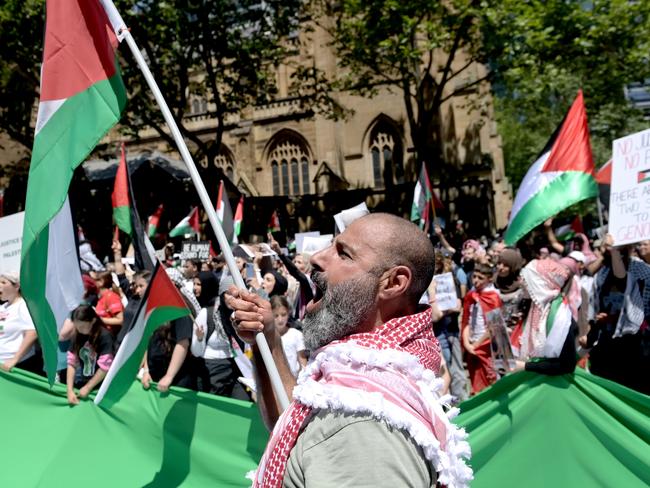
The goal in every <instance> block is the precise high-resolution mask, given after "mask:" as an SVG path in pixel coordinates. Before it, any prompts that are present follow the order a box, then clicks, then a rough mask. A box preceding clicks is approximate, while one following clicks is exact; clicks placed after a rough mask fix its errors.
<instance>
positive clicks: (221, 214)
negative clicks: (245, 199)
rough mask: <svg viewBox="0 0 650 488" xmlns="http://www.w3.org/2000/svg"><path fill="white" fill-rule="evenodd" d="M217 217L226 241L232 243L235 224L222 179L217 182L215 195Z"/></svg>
mask: <svg viewBox="0 0 650 488" xmlns="http://www.w3.org/2000/svg"><path fill="white" fill-rule="evenodd" d="M217 219H219V223H220V224H221V228H222V229H223V233H224V234H225V235H226V238H227V239H228V242H229V243H230V244H232V243H233V242H234V235H235V226H234V222H233V217H232V207H231V206H230V201H229V200H228V193H227V192H226V187H225V185H224V184H223V180H221V182H220V183H219V194H218V196H217Z"/></svg>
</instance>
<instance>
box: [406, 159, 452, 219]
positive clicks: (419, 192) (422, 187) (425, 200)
mask: <svg viewBox="0 0 650 488" xmlns="http://www.w3.org/2000/svg"><path fill="white" fill-rule="evenodd" d="M443 208H444V206H443V204H442V202H441V201H440V199H439V198H438V197H437V196H436V194H435V192H434V191H433V188H432V187H431V180H430V179H429V173H428V172H427V167H426V165H425V164H424V163H422V167H421V168H420V174H419V175H418V180H417V182H416V183H415V189H414V190H413V204H412V205H411V222H417V223H418V225H419V226H420V228H421V229H423V228H424V227H425V226H426V224H427V223H429V222H430V221H431V217H432V216H433V217H435V216H436V214H435V210H436V209H437V210H441V209H443ZM431 210H433V215H431V212H430V211H431Z"/></svg>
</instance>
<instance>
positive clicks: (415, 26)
mask: <svg viewBox="0 0 650 488" xmlns="http://www.w3.org/2000/svg"><path fill="white" fill-rule="evenodd" d="M311 8H312V10H311V11H312V15H313V17H314V19H316V22H319V23H320V25H321V26H322V27H323V28H325V29H327V30H328V32H329V33H330V34H331V36H332V45H333V47H334V49H335V50H336V53H337V55H338V57H339V58H340V64H341V67H342V70H341V73H342V74H341V75H340V77H339V78H338V79H336V80H334V83H335V86H336V87H337V88H339V89H344V90H350V91H352V92H354V93H358V94H362V95H370V96H371V95H373V94H375V93H377V91H378V89H379V87H389V88H392V89H397V90H399V91H400V92H401V94H402V96H403V100H404V106H405V109H406V114H407V118H408V128H409V132H410V136H411V140H412V141H413V145H414V148H415V153H416V160H417V161H424V162H426V163H427V165H428V167H429V171H430V174H431V172H435V174H440V169H441V165H442V162H443V129H442V115H441V110H440V109H441V107H442V105H443V104H444V103H445V102H446V101H447V100H450V99H451V98H453V97H455V96H456V95H458V94H460V93H462V92H465V91H467V90H468V89H470V88H472V87H474V86H477V85H481V84H482V83H483V82H484V81H486V80H487V79H488V77H489V73H488V72H486V73H481V74H479V75H478V76H476V77H473V78H469V79H468V78H466V75H467V74H468V73H469V72H470V71H471V70H469V68H472V67H476V63H477V62H479V63H480V62H482V61H484V60H485V59H486V56H485V53H484V52H483V50H482V49H481V42H480V41H481V31H480V25H479V24H478V23H477V22H476V20H477V19H478V18H479V14H480V10H481V8H482V7H481V2H478V1H466V0H448V1H445V2H433V1H430V0H406V1H403V0H378V1H373V2H367V1H363V0H341V1H340V2H335V3H332V2H328V1H327V0H314V1H313V2H312V5H311Z"/></svg>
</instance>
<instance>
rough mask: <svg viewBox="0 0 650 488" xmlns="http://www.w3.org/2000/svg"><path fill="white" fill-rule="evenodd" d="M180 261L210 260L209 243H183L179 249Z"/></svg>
mask: <svg viewBox="0 0 650 488" xmlns="http://www.w3.org/2000/svg"><path fill="white" fill-rule="evenodd" d="M181 259H184V260H185V259H198V260H199V261H207V260H208V259H210V243H209V242H208V241H185V242H183V247H182V249H181Z"/></svg>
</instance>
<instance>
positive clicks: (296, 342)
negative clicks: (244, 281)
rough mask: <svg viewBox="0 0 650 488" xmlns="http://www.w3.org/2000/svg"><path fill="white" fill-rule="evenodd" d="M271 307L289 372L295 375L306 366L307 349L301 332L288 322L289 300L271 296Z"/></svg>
mask: <svg viewBox="0 0 650 488" xmlns="http://www.w3.org/2000/svg"><path fill="white" fill-rule="evenodd" d="M271 308H272V310H273V318H274V321H275V328H276V329H277V331H278V332H279V333H280V337H281V339H282V349H284V354H285V355H286V356H287V362H288V363H289V368H290V369H291V373H292V374H293V375H294V376H295V377H297V376H298V373H299V372H300V370H301V369H302V368H304V367H305V366H307V351H306V350H305V343H304V341H303V337H302V332H300V331H299V330H297V329H295V328H293V327H291V324H290V323H289V302H288V301H287V299H286V298H285V297H283V296H279V295H276V296H273V297H271Z"/></svg>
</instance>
